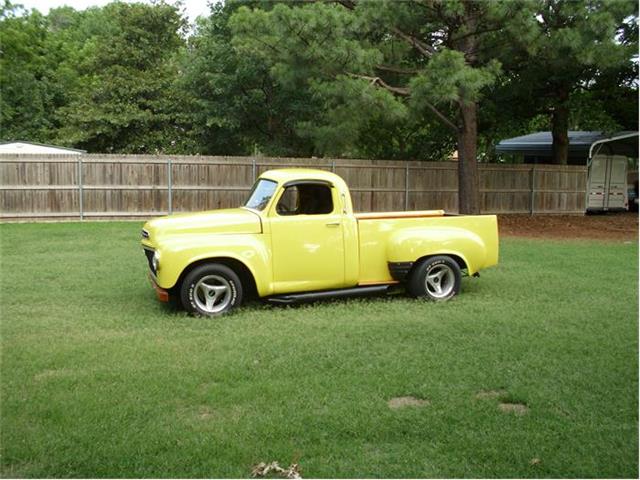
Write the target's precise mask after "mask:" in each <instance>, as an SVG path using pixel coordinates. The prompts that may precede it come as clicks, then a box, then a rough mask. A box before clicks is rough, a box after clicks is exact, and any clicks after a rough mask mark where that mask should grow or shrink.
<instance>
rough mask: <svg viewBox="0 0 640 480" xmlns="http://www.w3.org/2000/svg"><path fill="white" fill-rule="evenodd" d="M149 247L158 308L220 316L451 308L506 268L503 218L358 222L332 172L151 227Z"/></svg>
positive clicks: (291, 173) (424, 215)
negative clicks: (388, 306) (383, 298)
mask: <svg viewBox="0 0 640 480" xmlns="http://www.w3.org/2000/svg"><path fill="white" fill-rule="evenodd" d="M142 247H143V249H144V253H145V255H146V257H147V261H148V264H149V269H150V272H149V277H150V279H151V281H152V284H153V286H154V288H155V289H156V293H157V296H158V299H159V300H161V301H168V300H169V298H170V297H174V298H176V299H177V300H179V301H180V302H181V303H182V305H183V307H184V308H185V309H186V310H188V311H190V312H192V313H195V314H200V315H208V316H212V315H219V314H222V313H225V312H228V311H229V310H231V309H233V308H235V307H237V306H238V305H240V304H241V303H242V300H243V299H246V298H247V297H252V296H253V297H260V298H266V299H268V300H270V301H274V302H281V303H292V302H298V301H304V300H314V299H319V298H324V297H334V296H353V295H366V294H374V293H382V292H385V291H388V290H389V289H390V288H392V287H394V286H398V285H400V286H401V287H404V288H405V289H406V291H407V292H408V293H409V294H410V295H413V296H415V297H418V298H425V299H430V300H447V299H449V298H451V297H453V296H454V295H456V294H457V293H458V292H459V291H460V278H461V276H462V274H463V273H465V274H466V275H473V276H478V271H479V270H480V269H482V268H485V267H489V266H491V265H495V264H496V263H497V262H498V226H497V220H496V217H495V215H478V216H457V215H446V214H445V213H444V212H443V211H442V210H428V211H412V212H385V213H354V212H353V207H352V204H351V196H350V195H349V189H348V188H347V185H346V183H345V182H344V180H343V179H342V178H340V177H339V176H338V175H335V174H333V173H330V172H326V171H322V170H311V169H297V168H290V169H282V170H270V171H267V172H265V173H264V174H262V175H261V176H260V178H258V180H257V181H256V183H255V185H254V186H253V189H252V191H251V194H250V195H249V199H248V200H247V203H246V204H245V205H244V206H243V207H240V208H235V209H225V210H213V211H207V212H200V213H188V214H176V215H169V216H167V217H162V218H156V219H153V220H150V221H148V222H147V223H146V224H145V225H144V228H143V229H142Z"/></svg>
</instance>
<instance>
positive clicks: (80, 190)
mask: <svg viewBox="0 0 640 480" xmlns="http://www.w3.org/2000/svg"><path fill="white" fill-rule="evenodd" d="M83 192H84V189H83V186H82V155H78V210H80V212H79V213H80V220H81V221H82V220H84V205H83V198H82V197H83V196H84V195H83Z"/></svg>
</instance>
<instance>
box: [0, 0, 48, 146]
mask: <svg viewBox="0 0 640 480" xmlns="http://www.w3.org/2000/svg"><path fill="white" fill-rule="evenodd" d="M45 43H46V19H45V17H43V16H42V15H41V14H40V13H38V12H36V11H31V12H28V11H25V10H23V9H22V8H20V7H17V6H14V5H12V4H10V3H9V2H8V1H6V0H5V3H4V5H3V6H2V7H1V9H0V45H1V46H2V50H1V52H0V93H1V95H0V125H2V133H1V137H3V138H7V139H32V140H34V141H46V140H48V139H49V137H50V131H51V128H52V126H53V121H52V118H51V115H50V109H51V105H52V95H51V80H52V79H51V78H50V76H49V71H48V69H47V64H46V60H45V58H44V55H43V52H44V50H45Z"/></svg>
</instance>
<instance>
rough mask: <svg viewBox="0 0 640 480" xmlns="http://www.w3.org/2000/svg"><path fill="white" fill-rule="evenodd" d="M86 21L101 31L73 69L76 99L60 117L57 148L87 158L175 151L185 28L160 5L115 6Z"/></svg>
mask: <svg viewBox="0 0 640 480" xmlns="http://www.w3.org/2000/svg"><path fill="white" fill-rule="evenodd" d="M91 14H94V15H96V16H97V17H98V18H97V19H96V20H98V21H99V22H100V23H98V24H97V26H98V28H97V29H95V30H90V31H89V32H88V36H87V38H86V39H85V41H84V45H83V47H82V49H81V55H82V60H80V61H79V62H78V63H77V64H76V65H75V67H76V73H77V74H78V75H79V78H78V83H77V88H76V89H74V91H73V97H72V99H71V100H70V102H69V103H68V104H67V105H65V106H64V107H63V108H61V109H60V110H59V112H58V115H59V118H60V123H61V125H62V127H61V129H60V130H59V132H58V138H59V140H60V141H64V140H65V139H66V140H67V141H69V142H71V143H72V144H74V145H78V146H80V147H82V148H85V149H87V150H89V151H102V152H130V153H146V152H149V153H153V152H171V151H175V149H176V144H178V143H180V142H182V141H184V138H183V132H184V128H183V126H182V125H181V122H180V115H179V113H180V110H181V102H180V100H181V96H182V95H183V93H182V92H180V91H178V89H177V87H176V81H177V79H178V78H179V76H180V71H179V68H178V62H177V60H178V56H179V55H180V54H181V49H182V48H183V42H184V41H183V39H182V37H181V36H180V33H181V30H182V29H183V27H184V20H182V19H181V18H180V16H179V14H178V12H177V11H176V9H175V7H172V6H169V5H166V4H162V3H161V4H156V5H154V6H150V5H145V4H125V3H112V4H110V5H108V6H106V7H105V8H104V9H101V10H97V11H94V12H91V11H90V12H89V15H91ZM93 25H96V23H93Z"/></svg>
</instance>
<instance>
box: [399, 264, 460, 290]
mask: <svg viewBox="0 0 640 480" xmlns="http://www.w3.org/2000/svg"><path fill="white" fill-rule="evenodd" d="M461 278H462V274H461V273H460V266H459V265H458V263H457V262H456V261H455V260H454V259H453V258H451V257H447V256H445V255H438V256H436V257H429V258H426V259H425V260H423V261H422V262H421V263H419V264H418V265H416V266H415V267H414V268H413V270H412V271H411V274H410V277H409V281H408V282H407V291H408V292H409V293H410V294H411V295H413V296H414V297H417V298H426V299H428V300H434V301H445V300H449V299H450V298H451V297H454V296H456V295H457V294H458V293H459V292H460V281H461Z"/></svg>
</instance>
